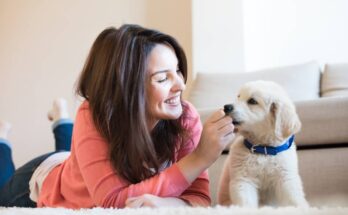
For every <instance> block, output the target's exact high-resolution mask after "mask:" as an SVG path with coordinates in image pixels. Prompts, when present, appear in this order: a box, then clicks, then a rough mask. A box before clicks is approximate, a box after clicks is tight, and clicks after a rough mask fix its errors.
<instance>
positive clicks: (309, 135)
mask: <svg viewBox="0 0 348 215" xmlns="http://www.w3.org/2000/svg"><path fill="white" fill-rule="evenodd" d="M295 105H296V108H297V113H298V115H299V117H300V120H301V122H302V128H301V131H300V132H299V133H298V134H297V135H296V143H297V145H302V146H303V145H324V144H333V143H335V144H342V143H348V97H326V98H319V99H315V100H308V101H298V102H295Z"/></svg>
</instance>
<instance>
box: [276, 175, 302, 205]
mask: <svg viewBox="0 0 348 215" xmlns="http://www.w3.org/2000/svg"><path fill="white" fill-rule="evenodd" d="M278 182H279V184H278V186H276V195H277V196H278V197H279V198H278V200H279V201H280V203H281V204H282V205H293V206H297V207H308V202H307V200H306V199H305V194H304V192H303V187H302V181H301V178H300V176H299V175H291V176H288V177H286V178H282V179H281V180H279V181H278Z"/></svg>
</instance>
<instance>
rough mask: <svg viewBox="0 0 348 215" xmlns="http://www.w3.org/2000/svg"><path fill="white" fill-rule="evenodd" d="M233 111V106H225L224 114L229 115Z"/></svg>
mask: <svg viewBox="0 0 348 215" xmlns="http://www.w3.org/2000/svg"><path fill="white" fill-rule="evenodd" d="M232 111H233V105H232V104H226V105H224V112H225V114H229V113H231V112H232Z"/></svg>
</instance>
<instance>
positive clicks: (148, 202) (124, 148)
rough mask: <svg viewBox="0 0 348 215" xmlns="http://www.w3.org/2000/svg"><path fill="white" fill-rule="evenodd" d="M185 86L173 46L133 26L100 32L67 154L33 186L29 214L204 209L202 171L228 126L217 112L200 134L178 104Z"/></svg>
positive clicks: (227, 136) (182, 61)
mask: <svg viewBox="0 0 348 215" xmlns="http://www.w3.org/2000/svg"><path fill="white" fill-rule="evenodd" d="M186 80H187V63H186V57H185V54H184V51H183V50H182V48H181V47H180V45H179V44H178V43H177V41H176V40H175V39H174V38H173V37H171V36H169V35H166V34H163V33H161V32H158V31H155V30H150V29H146V28H143V27H140V26H137V25H123V26H121V27H120V28H119V29H115V28H108V29H105V30H104V31H103V32H102V33H101V34H100V35H99V36H98V37H97V39H96V41H95V42H94V44H93V46H92V49H91V51H90V54H89V56H88V58H87V61H86V63H85V66H84V68H83V71H82V74H81V77H80V79H79V82H78V85H77V93H78V94H79V95H81V96H82V97H83V98H84V99H85V101H84V102H83V103H82V105H81V106H80V108H79V110H78V113H77V116H76V119H75V125H74V130H73V134H72V147H71V154H70V156H69V157H68V158H66V159H62V161H61V163H60V164H59V165H56V166H55V167H54V168H53V169H50V170H49V171H48V172H49V173H48V174H47V176H45V177H44V178H40V179H39V181H43V183H42V188H41V189H39V191H38V200H37V206H38V207H43V206H46V207H67V208H91V207H96V206H98V207H116V208H123V207H142V206H151V207H159V206H180V205H192V206H209V205H210V203H211V200H210V196H209V180H208V175H207V172H206V169H207V168H208V167H209V166H210V165H211V164H212V163H213V162H214V161H215V160H216V159H217V158H218V156H219V155H220V153H221V152H222V150H223V149H224V147H225V146H226V144H227V143H228V142H229V141H230V140H231V139H232V138H233V125H232V119H231V118H230V117H229V116H225V114H224V112H223V110H218V111H216V112H215V113H214V114H213V115H212V116H211V117H210V118H209V119H208V120H207V122H206V123H205V125H204V128H203V132H202V126H201V122H200V119H199V115H198V113H197V111H196V110H195V108H194V107H193V106H192V105H191V104H190V103H188V102H186V101H183V100H182V98H181V97H182V92H183V90H184V89H185V82H186ZM55 154H57V153H55ZM58 154H59V153H58ZM46 159H49V158H46ZM44 160H45V159H44ZM40 166H41V164H40ZM40 166H39V167H40ZM34 174H35V173H34ZM31 180H34V181H35V178H34V179H33V178H31Z"/></svg>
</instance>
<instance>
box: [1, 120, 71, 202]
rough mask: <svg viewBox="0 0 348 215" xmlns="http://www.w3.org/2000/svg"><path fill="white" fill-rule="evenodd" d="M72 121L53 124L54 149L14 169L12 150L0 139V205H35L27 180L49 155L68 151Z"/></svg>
mask: <svg viewBox="0 0 348 215" xmlns="http://www.w3.org/2000/svg"><path fill="white" fill-rule="evenodd" d="M72 128H73V123H72V121H71V120H70V119H63V120H59V121H57V122H56V123H54V124H53V133H54V138H55V151H54V152H50V153H47V154H44V155H41V156H39V157H37V158H35V159H33V160H31V161H29V162H28V163H26V164H24V165H23V166H22V167H20V168H18V169H17V170H15V168H14V164H13V160H12V151H11V147H10V145H9V143H8V142H7V141H6V140H3V139H0V206H4V207H36V202H33V201H32V200H31V199H30V198H29V195H30V190H29V181H30V179H31V176H32V175H33V173H34V171H35V170H36V168H37V167H38V166H39V165H40V164H41V163H42V162H43V161H44V160H45V159H46V158H48V157H49V156H50V155H52V154H54V153H56V152H59V151H70V146H71V135H72Z"/></svg>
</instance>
